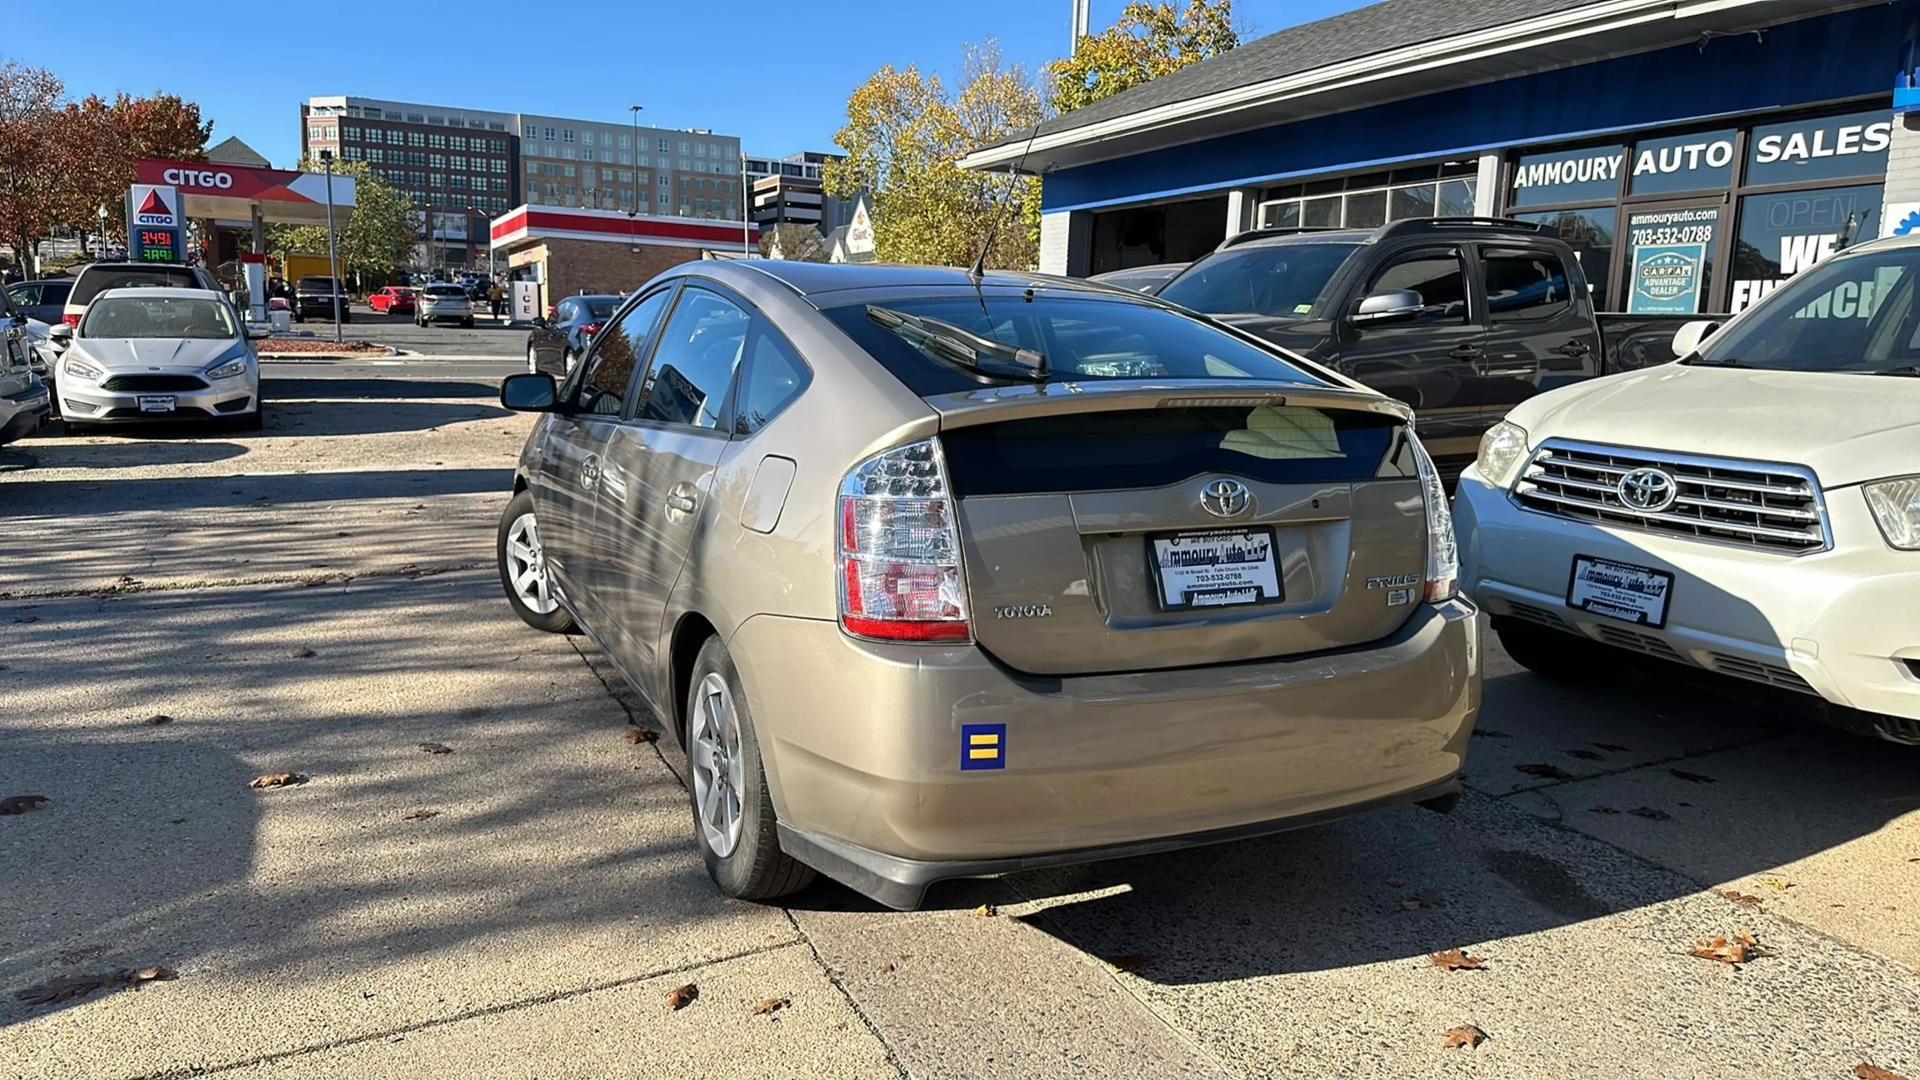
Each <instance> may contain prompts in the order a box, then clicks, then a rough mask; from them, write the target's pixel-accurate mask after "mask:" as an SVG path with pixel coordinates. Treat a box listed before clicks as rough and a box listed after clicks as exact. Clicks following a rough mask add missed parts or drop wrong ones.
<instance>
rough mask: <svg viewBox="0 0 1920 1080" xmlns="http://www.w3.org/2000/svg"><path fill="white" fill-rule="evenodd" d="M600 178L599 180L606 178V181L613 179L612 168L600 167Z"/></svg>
mask: <svg viewBox="0 0 1920 1080" xmlns="http://www.w3.org/2000/svg"><path fill="white" fill-rule="evenodd" d="M600 179H601V180H608V181H610V180H612V179H613V170H612V169H601V170H600Z"/></svg>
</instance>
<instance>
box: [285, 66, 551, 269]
mask: <svg viewBox="0 0 1920 1080" xmlns="http://www.w3.org/2000/svg"><path fill="white" fill-rule="evenodd" d="M514 129H515V123H514V117H513V116H512V115H511V114H509V113H499V112H487V111H484V110H480V109H455V108H448V107H446V106H441V105H419V104H413V103H408V102H400V101H380V100H376V99H373V98H359V97H316V98H310V99H308V101H307V103H306V104H304V105H302V106H301V107H300V149H301V153H302V155H303V156H305V157H308V158H312V157H316V156H318V154H319V152H320V151H321V150H331V151H333V153H334V155H335V157H337V158H338V159H339V160H342V161H364V162H366V163H367V164H368V165H370V166H371V167H372V168H373V171H374V173H375V175H377V176H379V177H380V178H381V179H383V180H385V181H386V182H387V183H388V184H391V185H392V186H393V187H395V188H396V189H398V190H400V191H402V192H404V193H406V194H407V195H408V196H409V197H411V198H412V199H413V202H414V205H416V206H418V207H419V208H420V210H421V213H422V220H421V229H422V242H423V243H424V244H425V245H426V248H427V251H426V259H427V262H428V263H429V264H435V265H447V264H450V263H451V264H462V263H467V262H469V261H471V258H472V253H473V252H474V251H475V249H477V248H478V246H479V245H481V244H483V243H485V235H486V221H487V220H489V219H491V218H493V217H495V216H496V215H499V214H501V213H504V212H505V211H506V210H507V209H508V208H509V207H512V206H517V205H519V203H520V197H519V196H520V190H519V186H518V183H517V181H518V179H519V172H518V169H517V168H516V163H517V161H518V159H519V155H518V154H517V153H516V147H515V145H514V142H515V134H514ZM470 232H471V234H472V235H471V236H470V235H469V233H470Z"/></svg>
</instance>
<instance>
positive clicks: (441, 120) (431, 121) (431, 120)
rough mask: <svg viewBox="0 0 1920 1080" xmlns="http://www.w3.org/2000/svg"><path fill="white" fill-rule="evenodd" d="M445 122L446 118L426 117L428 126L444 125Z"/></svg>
mask: <svg viewBox="0 0 1920 1080" xmlns="http://www.w3.org/2000/svg"><path fill="white" fill-rule="evenodd" d="M446 122H447V118H446V117H444V116H429V117H427V123H429V124H444V123H446Z"/></svg>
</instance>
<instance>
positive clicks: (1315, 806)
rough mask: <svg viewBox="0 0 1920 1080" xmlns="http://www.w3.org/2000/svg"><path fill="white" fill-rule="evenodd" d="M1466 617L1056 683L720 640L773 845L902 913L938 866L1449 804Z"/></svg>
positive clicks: (755, 633) (957, 662)
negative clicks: (1361, 637)
mask: <svg viewBox="0 0 1920 1080" xmlns="http://www.w3.org/2000/svg"><path fill="white" fill-rule="evenodd" d="M1476 616H1477V613H1476V611H1475V609H1474V608H1473V607H1472V605H1470V604H1468V603H1465V602H1464V601H1452V602H1449V603H1446V604H1441V605H1435V606H1422V607H1421V608H1419V610H1418V611H1417V612H1416V613H1415V614H1414V615H1413V616H1412V617H1411V618H1410V619H1409V621H1408V623H1407V624H1406V625H1405V626H1404V627H1402V629H1401V630H1400V631H1399V632H1397V633H1396V634H1395V635H1394V636H1392V637H1390V638H1387V639H1385V640H1383V641H1380V642H1376V643H1372V644H1369V645H1366V646H1362V647H1359V648H1355V649H1348V650H1340V651H1335V652H1328V653H1321V654H1316V655H1313V656H1308V657H1293V658H1288V659H1282V660H1273V661H1261V662H1252V663H1243V664H1229V665H1220V666H1214V667H1205V668H1186V669H1179V670H1172V671H1157V672H1138V673H1131V674H1119V675H1092V676H1072V677H1065V678H1056V677H1036V676H1025V675H1019V674H1015V673H1013V672H1010V671H1008V670H1007V669H1006V668H1005V667H1003V666H1002V665H1000V664H999V663H997V662H996V661H994V660H993V659H992V658H991V657H989V656H987V655H985V654H984V653H983V652H982V651H980V650H979V649H977V648H972V647H967V648H928V647H922V646H910V645H903V646H890V645H878V644H874V643H868V642H860V641H855V640H853V639H851V638H848V637H846V636H845V635H843V634H841V632H840V629H839V627H838V626H837V625H835V624H834V623H832V622H824V621H818V620H808V619H790V618H779V617H772V616H760V617H756V618H753V619H749V620H748V621H747V622H746V623H745V624H743V625H742V626H741V627H740V629H739V630H738V631H737V632H736V633H735V635H734V638H733V641H732V643H731V645H730V649H729V651H730V652H731V654H732V656H733V658H734V662H735V666H736V668H737V669H738V671H739V672H740V677H741V680H742V682H743V684H744V689H745V690H746V694H747V698H748V703H749V707H750V708H751V710H752V713H753V716H754V720H755V724H756V727H757V728H758V732H759V742H760V747H761V752H762V760H763V761H764V762H765V765H766V769H767V775H768V782H769V784H770V785H771V787H772V790H773V798H774V806H775V809H776V812H777V813H778V814H779V817H780V820H781V829H782V836H783V843H789V842H790V843H791V847H790V848H789V850H790V851H792V853H794V854H795V855H796V856H797V857H800V858H801V859H803V861H807V862H809V863H810V864H812V865H814V866H815V867H816V868H818V869H820V870H822V871H824V872H826V873H827V874H828V875H829V876H831V877H834V878H836V879H838V880H840V881H842V882H843V883H845V884H847V885H850V886H852V887H853V888H855V889H858V890H860V891H861V892H864V893H866V894H867V895H869V896H872V897H874V898H875V899H877V900H879V901H881V902H882V903H886V904H889V905H891V906H894V907H912V906H914V905H915V904H917V903H918V901H919V899H920V895H921V894H922V893H923V892H924V891H925V889H926V887H927V885H929V884H930V883H932V882H934V881H938V880H943V879H946V878H954V877H973V876H980V875H986V874H996V873H1006V872H1009V871H1012V870H1018V869H1024V868H1027V867H1031V866H1037V865H1049V864H1058V863H1071V862H1085V861H1092V860H1096V859H1103V858H1112V857H1118V856H1123V855H1132V854H1141V853H1145V852H1150V851H1161V850H1167V849H1169V848H1173V847H1184V846H1190V845H1194V844H1204V843H1214V842H1218V841H1220V840H1226V839H1233V838H1237V837H1240V836H1250V835H1256V834H1260V833H1267V832H1275V831H1279V830H1282V829H1288V828H1295V827H1299V826H1301V825H1306V824H1312V823H1314V822H1317V821H1323V820H1329V819H1331V818H1335V817H1342V816H1346V815H1349V814H1353V813H1359V812H1363V811H1365V810H1368V809H1373V808H1376V807H1380V806H1387V805H1393V804H1397V803H1402V802H1411V801H1421V800H1429V799H1437V798H1445V797H1447V796H1449V795H1450V794H1451V793H1453V792H1454V791H1456V790H1457V786H1456V777H1457V776H1458V774H1459V772H1460V769H1461V767H1462V765H1463V764H1464V762H1465V757H1466V749H1467V742H1468V738H1469V736H1470V735H1471V732H1472V729H1473V722H1474V719H1475V717H1476V715H1477V714H1478V711H1479V706H1480V645H1479V623H1478V620H1477V617H1476ZM978 725H989V726H990V728H989V730H993V729H999V730H1001V731H1003V735H1002V736H1001V739H1002V741H1001V743H1000V745H1001V747H1002V751H1001V757H1002V760H1001V763H1000V767H998V768H992V769H971V770H969V769H963V768H962V767H961V765H962V761H963V755H964V754H965V749H964V748H963V744H962V743H963V738H964V737H965V735H966V734H967V732H966V731H965V730H963V729H972V730H974V731H978V730H980V729H979V727H978ZM1002 725H1003V727H1001V726H1002Z"/></svg>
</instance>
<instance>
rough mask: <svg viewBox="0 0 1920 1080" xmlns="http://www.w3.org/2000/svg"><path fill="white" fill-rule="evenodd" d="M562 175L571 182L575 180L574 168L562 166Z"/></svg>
mask: <svg viewBox="0 0 1920 1080" xmlns="http://www.w3.org/2000/svg"><path fill="white" fill-rule="evenodd" d="M560 175H561V176H564V177H566V178H568V179H569V180H571V179H572V178H573V166H571V165H562V166H560Z"/></svg>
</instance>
